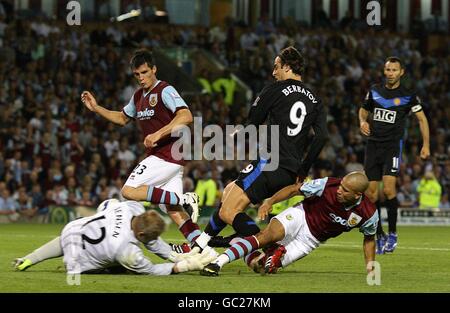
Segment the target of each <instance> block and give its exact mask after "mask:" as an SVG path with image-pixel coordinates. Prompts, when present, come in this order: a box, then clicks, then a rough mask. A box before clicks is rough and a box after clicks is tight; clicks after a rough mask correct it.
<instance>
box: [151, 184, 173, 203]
mask: <svg viewBox="0 0 450 313" xmlns="http://www.w3.org/2000/svg"><path fill="white" fill-rule="evenodd" d="M147 201H150V202H151V203H156V204H158V203H162V204H171V205H177V204H180V197H179V196H178V195H177V193H176V192H173V191H168V190H164V189H161V188H158V187H153V186H148V190H147Z"/></svg>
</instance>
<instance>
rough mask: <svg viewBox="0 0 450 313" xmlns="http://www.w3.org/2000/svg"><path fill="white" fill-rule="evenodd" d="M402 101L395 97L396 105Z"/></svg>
mask: <svg viewBox="0 0 450 313" xmlns="http://www.w3.org/2000/svg"><path fill="white" fill-rule="evenodd" d="M401 103H402V100H401V99H400V98H395V99H394V104H395V105H400V104H401Z"/></svg>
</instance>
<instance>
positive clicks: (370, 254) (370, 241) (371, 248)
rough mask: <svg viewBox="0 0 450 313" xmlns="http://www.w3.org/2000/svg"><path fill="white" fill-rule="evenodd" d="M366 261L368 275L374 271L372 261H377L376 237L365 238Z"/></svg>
mask: <svg viewBox="0 0 450 313" xmlns="http://www.w3.org/2000/svg"><path fill="white" fill-rule="evenodd" d="M363 249H364V259H365V261H366V270H367V273H370V272H372V271H373V266H372V263H370V262H372V261H375V235H372V236H366V235H365V236H364V241H363Z"/></svg>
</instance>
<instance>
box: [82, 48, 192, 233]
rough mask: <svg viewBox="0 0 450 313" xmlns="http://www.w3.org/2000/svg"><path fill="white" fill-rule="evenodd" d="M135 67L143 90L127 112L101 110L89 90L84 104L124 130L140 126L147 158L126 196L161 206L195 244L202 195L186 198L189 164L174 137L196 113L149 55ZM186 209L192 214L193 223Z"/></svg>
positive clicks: (139, 57) (139, 54)
mask: <svg viewBox="0 0 450 313" xmlns="http://www.w3.org/2000/svg"><path fill="white" fill-rule="evenodd" d="M130 66H131V69H132V71H133V74H134V76H135V78H136V80H137V81H138V83H139V86H140V88H139V89H137V90H136V91H135V93H134V95H133V97H132V98H131V99H130V102H129V103H128V104H127V105H126V106H125V107H124V108H123V111H122V112H119V111H110V110H108V109H105V108H104V107H102V106H100V105H98V104H97V101H96V99H95V98H94V96H93V95H92V94H91V93H90V92H89V91H84V92H83V93H82V95H81V100H82V102H83V103H84V105H85V106H86V107H87V108H88V109H89V110H91V111H92V112H95V113H97V114H99V115H101V116H102V117H104V118H106V119H107V120H108V121H110V122H113V123H115V124H118V125H121V126H125V125H126V124H127V123H128V122H129V121H130V120H131V119H135V120H136V121H137V122H138V123H139V125H140V127H141V129H142V132H143V134H144V137H145V140H144V145H145V147H146V153H147V157H146V158H145V159H144V160H143V161H141V162H140V163H139V164H138V166H136V168H135V169H134V170H133V172H132V173H131V174H130V176H129V177H128V179H127V181H126V182H125V185H124V186H123V188H122V195H123V196H124V198H126V199H129V200H135V201H150V202H152V203H160V208H161V210H163V211H164V212H167V213H168V214H169V216H170V217H171V218H172V220H173V221H174V222H175V223H176V224H177V225H178V226H179V228H180V231H181V232H182V233H183V235H184V236H185V237H186V239H187V240H188V241H189V242H191V241H193V240H194V239H195V238H197V237H198V235H200V230H199V227H198V225H197V224H196V223H197V218H198V214H199V212H198V210H199V208H198V196H197V194H195V193H193V192H188V193H185V194H183V182H182V178H183V166H184V161H183V160H182V159H181V158H178V157H177V156H174V155H172V151H171V150H172V146H173V144H174V143H175V141H176V140H177V139H178V138H175V137H171V133H172V131H173V130H174V129H176V128H177V127H180V126H183V125H188V124H190V123H191V122H192V114H191V111H190V110H189V108H188V106H187V105H186V102H184V100H183V99H182V98H181V96H180V95H179V94H178V92H177V91H176V90H175V88H173V87H172V86H171V85H169V84H168V83H166V82H164V81H161V80H158V79H157V78H156V70H157V69H156V65H155V62H154V59H153V56H152V54H151V53H150V52H149V51H146V50H138V51H136V52H135V54H134V56H133V57H132V59H131V62H130ZM181 206H183V207H184V208H185V210H186V211H188V212H190V213H191V217H192V220H191V218H190V217H189V215H188V214H187V213H186V212H185V211H184V210H183V209H182V208H181ZM191 211H192V212H191Z"/></svg>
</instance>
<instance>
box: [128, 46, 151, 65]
mask: <svg viewBox="0 0 450 313" xmlns="http://www.w3.org/2000/svg"><path fill="white" fill-rule="evenodd" d="M154 62H155V60H154V59H153V54H152V53H151V52H150V51H148V50H146V49H141V50H137V51H135V52H134V54H133V57H132V58H131V61H130V67H131V68H132V69H135V68H138V67H139V66H141V65H142V64H145V63H147V65H148V66H149V67H153V66H154V65H155V63H154Z"/></svg>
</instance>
